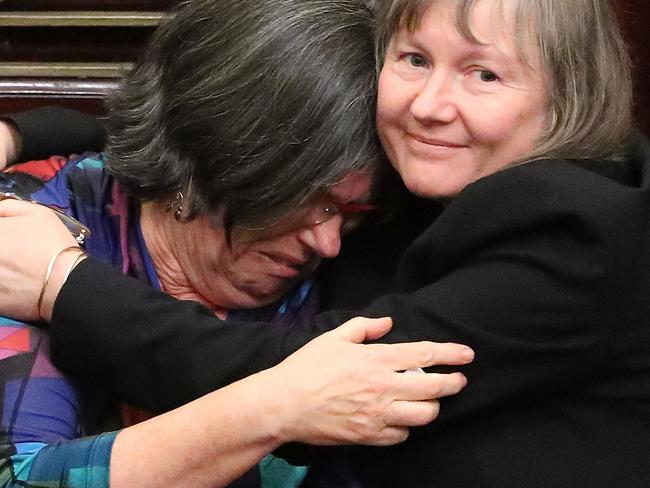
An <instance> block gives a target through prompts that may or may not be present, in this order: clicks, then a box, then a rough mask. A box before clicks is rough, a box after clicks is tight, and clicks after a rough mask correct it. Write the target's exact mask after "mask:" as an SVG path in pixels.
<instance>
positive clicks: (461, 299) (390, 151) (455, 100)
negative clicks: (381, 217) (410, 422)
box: [0, 0, 650, 488]
mask: <svg viewBox="0 0 650 488" xmlns="http://www.w3.org/2000/svg"><path fill="white" fill-rule="evenodd" d="M378 3H379V22H378V39H377V44H378V46H377V47H378V49H377V52H378V53H379V59H380V64H381V74H380V77H379V84H378V112H377V125H378V132H379V135H380V138H381V141H382V144H383V147H384V148H385V150H386V153H387V155H388V157H389V159H390V161H391V164H392V165H393V167H394V168H395V170H396V172H397V173H398V174H399V176H400V177H401V179H402V180H403V182H404V185H405V187H406V189H407V190H409V191H410V192H412V193H414V194H416V195H418V196H419V197H420V198H421V200H416V201H417V204H416V205H414V206H405V207H403V212H406V213H401V214H399V215H400V216H401V217H402V218H403V219H411V218H414V217H415V218H417V219H418V220H419V221H420V224H422V226H423V228H424V230H423V232H422V233H421V234H420V235H419V236H418V237H417V238H416V239H414V240H413V242H412V243H411V245H410V246H409V247H408V249H407V250H406V252H405V253H403V254H402V255H401V261H400V264H399V266H398V267H397V272H396V283H395V287H394V289H393V291H392V293H390V294H386V295H384V296H382V297H379V298H377V299H376V300H375V301H374V302H373V303H372V304H370V305H369V306H367V307H366V308H364V309H363V310H362V311H361V312H359V311H357V312H354V313H351V312H343V311H340V312H330V313H328V314H324V315H320V316H319V317H318V321H317V322H318V326H319V327H320V330H324V329H326V328H328V327H332V326H334V325H336V324H339V323H341V322H342V321H343V320H345V319H346V318H348V317H351V316H352V315H354V314H358V313H362V314H364V315H369V316H384V315H389V316H391V317H392V318H393V320H394V322H395V327H394V329H393V331H392V332H391V333H390V334H389V335H387V336H386V337H385V338H383V339H382V341H396V340H405V339H423V338H425V339H434V340H450V339H454V340H462V341H464V342H467V343H470V344H472V346H473V347H474V348H475V349H476V350H477V358H478V359H477V361H475V362H474V363H473V364H472V365H471V366H469V367H468V368H467V371H468V374H469V375H470V379H471V383H470V384H469V386H468V388H467V389H466V390H465V391H464V392H463V394H462V395H461V396H456V397H452V398H449V399H447V400H445V402H446V403H445V405H444V408H443V409H442V411H441V415H440V417H439V418H438V420H437V421H436V422H435V423H434V424H432V425H430V426H427V427H425V428H423V429H421V430H418V431H416V432H414V433H413V435H412V436H411V438H410V439H409V440H408V441H407V442H406V443H404V444H402V445H400V446H396V447H394V448H386V449H354V450H349V451H346V454H347V455H348V456H349V457H348V458H347V462H348V463H349V464H350V465H351V467H352V468H353V469H354V471H355V473H356V474H357V475H358V476H360V478H361V479H362V480H363V481H364V482H365V485H366V486H372V487H378V486H388V487H394V486H443V487H445V486H446V487H468V486H499V487H520V486H534V487H557V486H572V487H573V486H590V487H603V488H605V487H611V486H625V487H639V488H641V487H645V486H648V485H650V471H649V470H648V468H647V454H646V453H647V452H648V451H650V437H649V436H647V435H645V434H644V433H645V432H647V431H648V428H649V427H650V411H649V410H648V403H649V402H650V381H648V379H649V377H650V360H649V359H648V358H649V357H650V356H649V354H648V351H649V350H650V329H649V328H648V326H647V324H648V322H649V321H650V305H648V300H647V297H648V295H649V294H650V279H649V278H648V273H647V269H649V268H650V230H649V229H650V227H649V226H648V222H649V221H650V177H649V175H650V146H649V145H648V142H647V140H646V139H645V138H644V137H642V136H640V135H638V134H634V131H633V126H632V117H631V100H632V95H631V93H632V89H631V82H630V63H629V58H628V55H627V53H626V51H625V46H624V42H623V40H622V37H621V35H620V32H619V30H618V27H617V24H616V18H615V15H614V12H613V8H612V4H611V2H609V1H608V0H574V1H571V2H567V1H565V0H458V1H454V0H422V1H411V0H386V1H384V2H378ZM433 201H436V202H441V203H443V204H444V208H443V210H442V213H441V214H440V215H439V216H438V214H437V213H435V212H434V211H433V210H432V208H433V207H430V206H428V205H427V203H428V202H433ZM429 209H431V211H430V213H428V214H427V210H429ZM416 211H417V214H416ZM3 220H6V219H3ZM29 221H30V220H29V219H26V222H29ZM1 224H3V222H2V221H0V225H1ZM4 225H5V228H7V229H10V228H11V226H10V223H6V224H4ZM25 235H26V236H27V235H32V234H30V233H25ZM383 237H384V238H385V239H387V240H390V239H392V238H393V237H394V236H393V235H392V234H391V233H390V232H388V231H387V232H386V233H385V235H384V236H383ZM356 239H360V241H361V244H362V246H361V247H360V249H361V250H362V252H361V253H359V254H357V255H356V256H355V259H356V261H357V262H360V263H365V264H366V266H365V268H366V269H372V267H373V266H375V267H376V266H385V263H383V262H374V263H368V262H367V258H368V257H369V256H368V255H369V254H370V253H369V252H368V250H367V249H368V247H369V246H371V245H372V241H369V240H368V238H367V237H364V236H357V237H356ZM364 245H365V246H366V247H365V248H364V247H363V246H364ZM12 249H15V244H13V245H12ZM45 254H46V253H45ZM33 256H34V257H33V259H34V260H36V259H38V260H39V261H38V262H37V263H35V265H34V267H33V268H31V269H29V270H25V271H24V277H23V279H24V282H25V283H28V284H29V286H28V289H30V290H32V291H31V297H32V298H31V300H30V302H31V303H33V302H34V301H35V298H34V295H36V294H37V292H38V290H39V289H40V283H41V281H42V280H41V278H40V277H41V275H42V273H43V261H44V260H46V258H47V257H45V258H42V257H39V256H40V254H39V253H34V255H33ZM7 261H8V259H7V258H6V257H5V262H7ZM353 261H354V260H353ZM347 262H350V261H347ZM340 271H341V270H340ZM111 273H112V272H111V270H109V269H105V268H104V267H102V266H101V265H100V264H98V263H96V262H93V261H91V260H87V261H84V262H83V263H81V264H80V265H79V266H77V268H75V270H74V271H73V272H72V274H71V275H70V277H69V279H68V280H67V281H66V282H65V285H64V286H63V287H62V289H61V291H60V293H59V294H58V297H57V299H56V303H55V306H54V310H53V314H52V328H53V341H54V343H55V350H56V354H57V357H58V359H59V362H60V364H61V365H62V367H63V368H64V369H65V370H66V371H69V372H71V373H73V374H76V375H81V374H83V373H84V372H83V365H84V361H86V360H87V358H88V356H87V354H91V353H90V352H89V351H87V350H83V347H82V345H83V344H85V343H86V342H87V343H89V344H93V345H94V347H93V351H92V353H93V354H100V355H101V356H102V357H103V358H107V357H110V355H111V354H116V352H119V353H120V354H121V355H123V356H122V357H128V358H130V359H129V360H127V361H125V363H127V364H128V363H130V364H133V363H134V362H135V360H136V358H139V357H151V356H153V355H156V356H157V357H167V356H174V357H177V354H178V349H179V348H178V346H177V345H176V344H175V343H174V338H175V337H174V334H170V331H171V330H172V325H171V324H173V323H183V324H188V329H189V328H190V327H191V328H196V330H201V329H202V328H207V327H209V325H208V324H210V323H215V322H217V321H216V319H214V318H210V317H208V316H207V314H206V313H205V312H203V313H201V311H200V310H199V309H198V307H197V308H192V307H189V306H187V305H186V304H180V303H178V302H174V301H173V300H172V299H170V298H169V297H165V296H163V295H156V296H152V295H151V294H145V293H144V292H143V291H142V290H141V285H140V284H139V283H137V282H135V281H134V280H128V279H126V278H123V277H118V276H111ZM99 276H101V277H103V278H105V280H103V281H99V280H97V279H96V278H97V277H99ZM338 277H339V279H340V282H339V290H340V292H341V293H340V294H341V295H343V294H344V293H345V294H348V295H350V294H357V293H360V291H359V290H358V289H357V288H358V287H355V286H354V285H353V284H354V283H355V276H354V275H352V274H351V270H349V269H343V270H342V273H341V274H339V276H338ZM86 287H88V288H89V289H91V290H92V293H93V296H101V293H105V294H106V293H107V294H114V295H115V296H120V297H121V298H123V299H124V304H125V305H124V306H121V307H117V306H115V304H114V303H108V304H101V303H100V302H99V300H94V301H92V300H88V301H86V302H84V303H83V304H82V306H81V307H80V308H78V307H77V306H76V303H75V298H76V297H78V296H79V294H80V290H83V289H87V288H86ZM330 289H331V288H330ZM53 294H54V293H53ZM339 298H341V299H342V300H347V299H348V297H339ZM49 300H50V301H52V297H50V299H49ZM112 300H115V298H114V297H113V299H112ZM112 300H111V301H112ZM5 306H8V305H5ZM32 306H33V305H32ZM79 309H81V310H83V311H85V313H87V314H95V318H96V321H94V322H93V323H88V321H87V320H85V319H84V318H83V314H82V315H80V314H79V313H78V312H79ZM137 309H146V310H147V311H148V313H149V314H150V316H155V317H157V318H158V319H159V322H160V321H162V320H165V321H166V323H165V325H161V326H160V327H158V328H157V330H155V329H154V328H151V327H149V328H147V327H146V325H147V324H145V323H144V321H142V320H139V319H138V317H134V315H133V311H134V310H137ZM113 321H118V322H124V323H128V326H124V327H123V328H122V327H119V326H118V327H119V328H118V329H117V330H120V331H121V330H123V329H125V333H126V334H127V335H128V336H129V337H130V339H132V340H130V341H126V340H125V339H124V337H119V338H115V333H114V332H115V329H111V326H112V325H113ZM98 324H102V325H101V326H97V325H98ZM189 324H191V325H189ZM220 326H221V324H219V325H218V326H217V327H220ZM145 330H146V332H144V331H145ZM134 331H137V333H135V332H134ZM186 332H187V331H186ZM317 332H318V330H314V327H313V326H310V327H305V328H304V330H302V331H301V330H300V329H298V328H295V327H294V328H293V329H291V331H290V333H289V334H288V336H289V338H290V339H289V343H288V346H287V348H286V350H285V352H287V351H290V350H291V348H292V347H295V346H296V345H297V344H300V341H301V340H305V337H306V336H308V335H309V333H313V334H316V333H317ZM190 333H191V332H190ZM139 334H144V336H141V335H139ZM222 334H223V332H222V331H221V330H220V329H219V328H216V329H214V330H213V332H212V333H211V334H210V337H208V336H207V335H203V336H201V339H202V341H200V345H199V346H197V348H196V349H195V352H196V353H195V354H194V355H193V356H192V357H191V358H188V359H187V361H188V362H189V363H196V364H200V363H201V362H206V361H208V358H212V357H214V351H215V350H216V351H218V350H219V347H220V346H219V341H220V336H221V335H222ZM179 335H180V334H179ZM196 335H197V336H198V335H199V334H198V333H197V334H196ZM153 339H160V340H159V342H157V343H156V344H155V345H154V346H151V341H152V340H153ZM195 339H196V338H195ZM251 340H252V339H251ZM192 343H193V344H199V341H198V340H194V341H193V342H192ZM100 344H101V345H102V346H105V347H106V350H107V351H110V352H104V351H99V350H97V349H98V345H100ZM80 351H83V352H82V353H81V355H80V354H79V353H80ZM175 354H176V355H175ZM251 361H261V359H260V358H259V356H255V357H251ZM223 366H224V364H221V363H219V364H216V363H213V368H211V371H210V374H208V375H206V378H205V382H204V383H203V384H201V385H196V384H195V385H192V386H191V387H188V388H185V386H184V385H182V384H180V382H179V381H176V380H174V378H171V379H170V381H169V382H167V381H165V382H164V384H163V385H161V384H158V385H156V387H152V388H146V389H143V388H142V387H141V385H142V383H143V382H142V381H140V380H137V381H133V382H130V381H128V380H127V381H124V380H123V378H124V375H123V374H121V373H123V372H124V370H125V368H124V366H123V365H106V364H105V363H102V362H98V363H96V366H95V367H96V368H97V369H96V370H94V372H95V373H97V372H101V373H102V374H105V375H106V378H107V380H108V381H109V382H110V383H111V384H112V386H113V388H115V389H119V390H120V391H122V393H123V394H124V395H129V396H130V398H133V400H134V401H136V402H137V403H139V404H141V405H155V404H157V403H165V404H174V402H175V401H178V400H179V398H175V396H176V395H178V396H179V397H180V398H184V397H185V396H191V395H197V394H200V393H201V392H203V391H205V390H206V389H208V388H211V387H214V385H218V384H219V382H220V381H224V380H225V381H228V379H229V375H230V374H231V371H228V372H226V373H224V372H223ZM171 369H173V368H172V365H171V364H167V366H166V367H165V370H171ZM152 373H153V372H149V374H148V375H147V376H148V377H149V378H153V374H152ZM163 381H164V380H163ZM177 388H178V389H180V390H182V391H180V392H179V390H177ZM170 391H174V393H173V394H172V393H170Z"/></svg>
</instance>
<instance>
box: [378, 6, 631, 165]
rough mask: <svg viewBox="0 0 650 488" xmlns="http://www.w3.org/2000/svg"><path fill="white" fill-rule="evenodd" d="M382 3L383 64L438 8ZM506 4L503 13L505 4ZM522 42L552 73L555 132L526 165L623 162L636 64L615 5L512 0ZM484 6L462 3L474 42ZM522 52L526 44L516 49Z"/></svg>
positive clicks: (551, 127) (465, 28) (459, 15)
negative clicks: (401, 32) (398, 38)
mask: <svg viewBox="0 0 650 488" xmlns="http://www.w3.org/2000/svg"><path fill="white" fill-rule="evenodd" d="M435 1H437V0H383V1H380V2H379V8H378V15H377V42H376V57H377V60H378V64H379V66H381V65H382V64H383V59H384V57H385V55H386V50H387V48H388V44H389V43H390V40H391V38H392V37H393V35H394V34H395V32H396V31H397V30H398V29H401V28H402V27H405V28H407V29H410V30H411V31H414V30H416V29H417V27H418V26H419V23H420V20H421V18H422V15H423V14H424V12H425V10H426V9H427V7H428V6H429V5H430V4H431V2H435ZM494 1H495V2H500V5H501V6H502V7H503V0H494ZM508 1H511V2H512V3H511V5H513V8H514V9H515V10H514V12H515V19H516V26H515V37H516V40H517V41H519V40H520V39H521V38H523V37H524V36H526V35H532V36H533V38H532V40H533V42H534V45H536V47H537V49H538V52H539V54H540V59H541V61H542V66H543V69H544V71H545V73H544V75H545V77H546V81H547V83H548V85H549V86H548V96H549V100H550V107H549V117H548V119H549V120H548V127H547V129H546V131H545V132H544V133H543V134H542V136H541V137H540V139H539V140H538V142H537V146H536V147H535V149H534V150H533V152H532V153H531V154H529V155H527V156H526V159H535V158H551V157H554V158H555V157H558V158H567V159H591V158H600V157H614V158H616V157H620V156H622V155H623V147H624V145H625V143H626V142H627V140H628V139H629V137H630V135H631V133H632V130H633V116H632V99H633V88H632V76H631V63H630V57H629V55H628V52H627V49H626V45H625V42H624V40H623V37H622V35H621V32H620V30H619V27H618V24H617V19H616V15H615V12H614V10H613V6H612V3H613V2H611V0H508ZM476 3H477V0H457V4H458V7H457V10H456V22H457V27H458V29H459V32H461V33H462V34H463V35H464V36H465V37H466V38H467V39H468V40H470V41H472V42H477V43H478V42H479V40H478V39H477V38H476V37H475V36H474V34H473V33H472V26H471V12H472V9H473V8H474V6H475V5H476ZM517 44H518V45H522V43H521V42H517Z"/></svg>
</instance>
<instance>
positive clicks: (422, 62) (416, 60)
mask: <svg viewBox="0 0 650 488" xmlns="http://www.w3.org/2000/svg"><path fill="white" fill-rule="evenodd" d="M405 57H406V59H407V61H408V62H409V63H410V64H411V66H414V67H416V68H422V67H424V66H426V65H427V60H426V59H424V57H423V56H420V55H419V54H407V55H406V56H405Z"/></svg>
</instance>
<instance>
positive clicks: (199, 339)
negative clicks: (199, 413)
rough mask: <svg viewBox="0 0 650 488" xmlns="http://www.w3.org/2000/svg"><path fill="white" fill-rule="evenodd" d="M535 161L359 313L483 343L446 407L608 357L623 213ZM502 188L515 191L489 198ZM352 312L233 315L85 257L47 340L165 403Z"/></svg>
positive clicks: (445, 227) (494, 187)
mask: <svg viewBox="0 0 650 488" xmlns="http://www.w3.org/2000/svg"><path fill="white" fill-rule="evenodd" d="M540 166H541V165H540ZM540 166H537V168H538V169H537V170H536V171H538V172H539V171H541V173H542V174H541V175H537V174H533V176H532V177H531V175H529V174H528V173H529V169H528V168H532V166H530V165H527V168H525V169H518V168H516V169H513V170H511V171H509V172H504V173H503V174H502V175H498V176H495V177H493V178H491V179H490V180H489V181H486V182H483V183H480V184H477V185H475V186H474V187H472V189H471V191H468V192H465V194H464V195H461V196H459V197H458V199H457V200H456V201H455V202H453V204H452V205H450V207H449V208H448V209H447V210H446V214H447V217H445V216H444V215H443V217H442V219H443V220H442V222H440V221H439V222H437V223H436V224H435V225H436V226H437V227H433V228H431V229H429V230H428V231H426V232H425V233H424V234H423V235H422V236H421V237H420V239H418V241H416V243H415V244H414V245H413V246H412V247H411V249H410V250H409V251H408V254H407V255H406V258H405V260H404V264H403V266H402V270H401V272H400V279H401V281H402V285H401V286H402V288H403V290H404V291H403V292H402V293H400V294H395V295H388V296H385V297H382V298H380V299H378V300H377V301H376V302H375V303H373V304H372V305H370V306H369V307H368V308H366V309H364V310H362V311H360V312H355V313H354V315H367V316H375V317H377V316H384V315H385V316H390V317H392V318H393V320H394V323H395V328H394V331H393V332H392V333H391V334H389V335H388V336H387V338H386V340H388V341H414V340H415V341H417V340H423V339H426V340H435V341H436V342H445V341H459V342H464V343H467V344H469V345H470V346H472V347H474V348H475V349H476V350H477V353H478V356H479V359H478V360H477V361H476V363H475V364H474V366H473V367H470V368H469V370H468V371H469V374H470V376H471V377H470V379H473V380H474V381H473V382H472V383H470V385H471V386H470V387H469V389H468V391H467V392H466V394H465V395H463V398H462V399H458V400H456V399H450V401H449V402H448V404H447V405H448V407H449V408H447V409H443V415H442V417H441V418H440V420H441V421H444V419H445V418H449V419H453V418H456V417H458V416H462V415H465V414H467V412H469V411H475V410H477V409H481V408H487V407H494V406H498V405H499V404H501V403H502V402H504V401H508V399H509V398H511V397H512V395H513V394H514V393H513V392H518V394H530V393H531V392H539V391H549V392H551V391H556V390H557V389H558V388H560V389H561V388H567V387H568V385H571V384H573V383H575V382H577V381H580V380H581V379H582V378H584V376H585V375H586V374H588V372H589V371H590V370H592V369H593V367H594V365H595V364H599V363H601V362H602V361H604V360H605V359H606V351H607V344H608V341H609V337H610V336H609V334H610V331H609V329H608V324H609V322H607V321H606V320H605V319H606V317H605V316H604V315H603V314H602V311H601V310H599V309H598V308H597V307H593V306H592V304H593V303H604V302H603V300H604V297H605V296H606V294H607V290H608V289H609V288H608V287H611V286H614V283H615V278H616V276H614V275H612V276H610V273H611V272H612V271H611V270H616V269H619V268H621V269H624V267H623V266H619V265H620V263H617V262H615V260H614V259H612V258H611V256H619V255H620V256H622V255H623V254H622V253H617V252H615V250H613V249H610V248H608V247H607V246H603V245H602V244H603V243H608V245H609V244H611V243H612V240H611V239H609V236H608V235H607V234H608V232H609V230H608V228H607V224H606V222H607V221H610V220H611V221H619V220H620V219H621V216H620V215H610V216H608V217H607V218H603V217H602V216H603V215H604V214H603V213H604V212H608V213H612V212H616V211H617V207H616V206H606V207H604V208H598V209H592V208H591V206H592V205H598V202H602V201H603V200H598V199H595V198H588V197H589V196H590V195H589V194H588V193H585V192H576V191H575V189H574V188H573V187H567V188H564V187H562V186H561V185H560V188H557V191H558V192H564V193H565V194H563V195H561V198H559V197H558V199H556V200H551V201H549V200H548V199H547V198H545V195H546V192H547V191H548V187H549V185H552V184H554V183H553V182H554V181H556V180H557V181H559V182H561V181H565V180H567V181H569V180H571V179H574V180H575V178H574V175H564V174H563V171H564V170H563V169H562V168H563V167H561V168H560V170H561V171H559V174H558V175H555V174H553V172H554V171H556V169H557V168H555V167H554V166H553V165H550V164H548V163H547V164H545V165H544V166H543V168H542V169H541V170H540V169H539V168H540ZM522 168H523V167H522ZM547 168H550V169H547ZM547 171H551V175H548V174H546V172H547ZM506 173H507V174H506ZM537 180H540V181H537ZM498 191H506V192H507V194H508V195H509V196H510V197H509V199H508V200H507V201H502V200H501V199H495V198H494V195H495V194H496V193H498ZM558 201H559V202H563V203H562V204H561V205H557V204H556V202H558ZM477 209H480V210H481V211H477ZM496 216H498V218H497V217H496ZM626 218H627V219H628V220H630V217H629V216H628V217H626ZM630 225H632V221H630ZM449 239H454V241H455V242H457V243H458V245H457V246H454V247H451V246H449V245H448V242H449ZM558 250H560V251H561V252H560V251H558ZM567 259H568V260H569V262H571V266H567ZM621 259H622V258H621ZM452 264H453V266H452ZM40 272H42V271H40ZM610 278H611V279H610ZM621 313H622V312H621ZM352 315H353V314H352V313H345V312H339V313H329V314H326V315H323V316H321V317H320V318H319V319H318V321H317V324H306V325H305V327H297V328H292V329H290V330H286V331H285V330H279V329H274V328H268V327H264V326H263V325H261V324H259V325H258V324H245V323H242V324H232V323H230V322H228V321H225V322H224V321H219V320H218V319H216V318H215V317H214V316H213V315H212V314H211V313H210V311H209V310H207V309H205V308H203V307H201V306H200V305H197V304H195V303H190V302H178V301H176V300H174V299H172V298H170V297H167V296H165V295H163V294H161V293H158V292H156V291H154V290H152V289H151V288H149V287H147V286H146V285H144V284H141V283H139V282H136V281H135V280H132V279H129V278H125V277H122V276H118V273H117V272H116V271H114V270H113V269H111V268H108V267H105V266H103V265H101V264H99V263H96V262H94V261H91V260H86V261H84V262H82V263H81V264H80V265H79V266H78V267H77V268H76V269H75V270H74V272H73V273H72V275H71V276H70V278H69V279H68V281H67V282H66V283H65V285H64V286H63V288H62V290H61V292H60V294H59V296H58V299H57V301H56V305H55V307H54V313H53V320H52V328H51V333H52V352H53V355H54V358H55V360H56V361H57V362H58V364H59V365H60V366H61V367H62V368H63V370H64V371H65V372H67V373H69V374H72V375H74V376H79V375H87V374H92V375H94V376H99V377H102V378H105V379H106V381H107V382H108V383H109V384H110V386H111V388H113V389H114V390H115V391H117V392H118V394H119V395H121V396H122V397H123V398H125V399H128V400H129V401H131V402H133V403H136V404H138V405H139V406H143V407H148V408H154V409H155V408H171V407H174V406H177V405H178V404H181V403H183V402H185V401H187V400H189V399H191V398H196V397H197V396H199V395H201V394H205V393H207V392H209V391H212V390H214V389H215V388H217V387H220V386H223V385H224V384H227V383H229V382H231V381H234V380H237V379H239V378H241V377H243V376H245V375H247V374H250V373H252V372H254V371H255V370H259V369H263V368H266V367H269V366H271V365H272V364H274V363H275V362H277V361H278V360H279V359H280V358H282V357H283V356H286V355H287V354H289V353H291V352H293V351H295V350H296V349H297V348H299V347H300V346H302V345H303V344H304V343H305V342H307V341H308V340H309V339H310V338H312V337H314V336H315V335H317V334H318V333H319V332H321V331H323V330H326V329H328V328H332V327H334V326H336V325H338V324H339V323H341V322H343V321H344V320H346V319H348V318H349V317H350V316H352ZM558 336H561V337H562V338H563V341H560V342H558V341H557V337H558ZM243 345H245V346H243ZM188 352H189V353H188ZM504 358H507V360H506V359H504ZM161 372H164V374H161ZM153 384H156V387H155V388H153V387H151V386H147V385H153Z"/></svg>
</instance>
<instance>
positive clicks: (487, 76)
mask: <svg viewBox="0 0 650 488" xmlns="http://www.w3.org/2000/svg"><path fill="white" fill-rule="evenodd" d="M478 73H479V77H480V78H481V81H484V82H486V83H491V82H493V81H497V80H498V79H499V78H498V77H497V75H495V74H494V73H493V72H492V71H488V70H486V69H482V70H479V72H478Z"/></svg>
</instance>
